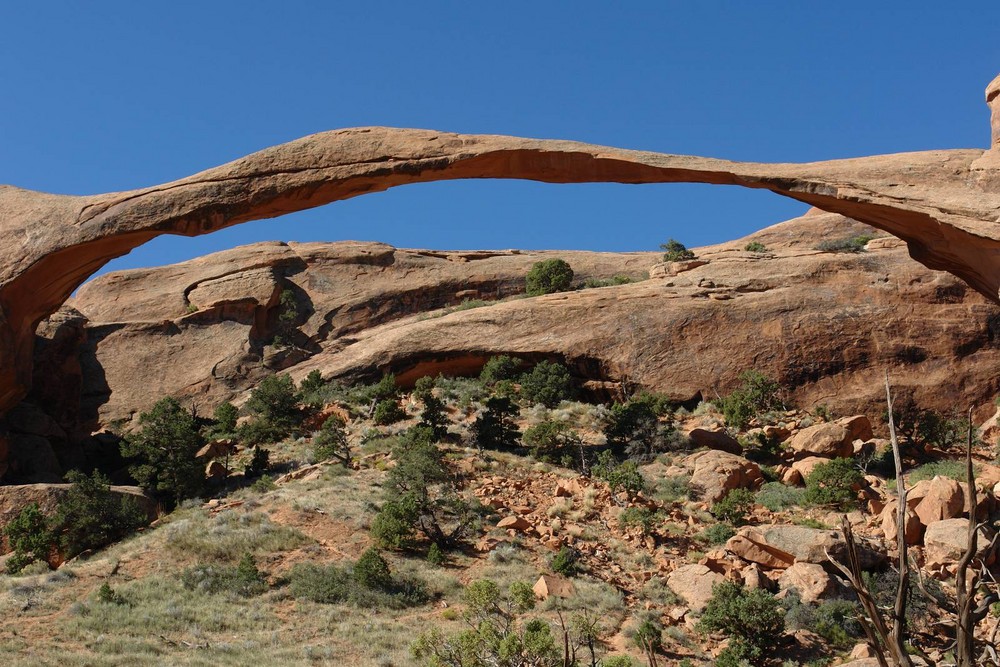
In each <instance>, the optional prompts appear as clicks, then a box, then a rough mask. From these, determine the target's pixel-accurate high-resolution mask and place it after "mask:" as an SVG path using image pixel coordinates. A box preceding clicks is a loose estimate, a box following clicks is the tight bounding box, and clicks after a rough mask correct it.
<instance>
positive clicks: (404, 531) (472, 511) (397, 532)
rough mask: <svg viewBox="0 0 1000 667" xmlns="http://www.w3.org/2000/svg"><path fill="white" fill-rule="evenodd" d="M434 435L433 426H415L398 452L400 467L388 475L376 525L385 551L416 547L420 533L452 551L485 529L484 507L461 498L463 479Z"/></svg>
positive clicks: (374, 530)
mask: <svg viewBox="0 0 1000 667" xmlns="http://www.w3.org/2000/svg"><path fill="white" fill-rule="evenodd" d="M432 437H433V435H432V433H431V430H430V429H429V428H427V427H422V426H414V427H413V428H411V429H409V430H408V431H407V432H406V434H405V435H404V437H402V438H401V439H400V442H399V444H398V445H397V446H396V447H394V448H393V451H392V456H393V458H394V459H395V461H396V465H395V466H394V467H393V468H391V469H390V470H389V472H388V474H387V475H386V481H385V485H384V488H385V494H386V499H385V502H384V503H383V504H382V507H381V509H380V510H379V512H378V514H377V515H376V516H375V518H374V520H373V521H372V525H371V534H372V537H373V538H375V540H376V541H377V542H378V543H379V545H380V546H382V547H384V548H390V549H408V548H411V547H413V546H414V544H415V540H416V536H417V533H418V531H419V532H422V533H423V534H424V536H425V537H426V538H427V539H428V540H429V541H431V542H433V543H436V544H437V545H438V546H439V547H451V546H453V545H456V544H457V543H458V542H459V541H461V540H463V539H464V538H465V537H466V536H467V535H468V534H469V533H471V532H472V531H473V530H475V529H477V528H478V526H479V523H480V518H481V514H482V507H481V506H480V505H479V504H478V503H477V502H470V501H467V500H465V499H464V498H463V497H462V496H460V495H459V483H458V480H457V479H456V478H455V477H454V476H453V475H452V474H451V472H450V471H449V470H448V467H447V466H446V465H445V462H444V456H443V455H442V453H441V451H440V450H439V449H438V448H437V447H436V446H435V445H434V443H433V441H432Z"/></svg>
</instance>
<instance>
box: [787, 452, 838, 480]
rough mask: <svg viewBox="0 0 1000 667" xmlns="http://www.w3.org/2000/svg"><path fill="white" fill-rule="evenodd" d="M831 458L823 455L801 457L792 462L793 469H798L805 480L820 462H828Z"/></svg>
mask: <svg viewBox="0 0 1000 667" xmlns="http://www.w3.org/2000/svg"><path fill="white" fill-rule="evenodd" d="M829 461H830V459H827V458H823V457H822V456H807V457H805V458H802V459H799V460H798V461H794V462H793V463H792V470H796V471H798V473H799V476H800V477H801V478H802V479H803V481H804V480H805V479H806V478H808V477H809V474H810V473H811V472H812V471H813V470H814V469H815V468H816V466H818V465H819V464H820V463H828V462H829Z"/></svg>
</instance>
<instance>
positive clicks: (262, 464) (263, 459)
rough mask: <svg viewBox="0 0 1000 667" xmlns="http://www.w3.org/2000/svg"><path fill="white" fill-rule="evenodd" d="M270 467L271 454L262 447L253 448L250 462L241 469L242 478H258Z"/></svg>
mask: <svg viewBox="0 0 1000 667" xmlns="http://www.w3.org/2000/svg"><path fill="white" fill-rule="evenodd" d="M270 466H271V452H270V450H267V449H264V448H263V447H254V448H253V456H251V458H250V462H249V463H247V464H246V466H245V467H244V468H243V476H244V477H246V478H247V479H251V478H253V477H260V476H261V475H263V474H264V473H265V472H267V469H268V468H269V467H270Z"/></svg>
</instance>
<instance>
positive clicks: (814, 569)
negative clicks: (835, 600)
mask: <svg viewBox="0 0 1000 667" xmlns="http://www.w3.org/2000/svg"><path fill="white" fill-rule="evenodd" d="M778 588H779V589H781V590H783V591H784V590H788V589H790V588H794V589H795V590H797V591H798V592H799V595H800V596H801V597H802V601H803V602H816V601H818V600H822V599H825V598H827V597H830V596H831V595H833V594H835V593H836V591H837V585H836V583H835V582H834V580H833V579H832V578H831V577H830V575H829V574H827V572H826V570H824V569H823V566H822V565H818V564H816V563H794V564H793V565H792V566H791V567H789V568H788V569H787V570H785V571H784V572H783V573H782V574H781V577H780V578H779V579H778Z"/></svg>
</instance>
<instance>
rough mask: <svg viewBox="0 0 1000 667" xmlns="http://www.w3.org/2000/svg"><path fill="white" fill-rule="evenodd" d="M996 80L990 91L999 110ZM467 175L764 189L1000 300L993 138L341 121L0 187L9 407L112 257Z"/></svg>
mask: <svg viewBox="0 0 1000 667" xmlns="http://www.w3.org/2000/svg"><path fill="white" fill-rule="evenodd" d="M992 89H993V85H992V84H991V90H990V91H989V92H988V94H987V98H988V101H989V102H990V104H991V106H992V108H995V105H996V97H995V95H993V94H992V92H993V90H992ZM994 122H995V120H994ZM458 178H520V179H529V180H537V181H543V182H550V183H581V182H596V181H606V182H619V183H667V182H702V183H714V184H722V185H740V186H744V187H752V188H761V189H767V190H771V191H773V192H775V193H778V194H781V195H784V196H788V197H792V198H794V199H797V200H800V201H803V202H807V203H809V204H812V205H813V206H816V207H818V208H821V209H824V210H827V211H832V212H835V213H841V214H843V215H846V216H850V217H852V218H854V219H857V220H861V221H863V222H866V223H868V224H871V225H873V226H876V227H878V228H880V229H884V230H886V231H888V232H889V233H891V234H894V235H896V236H898V237H899V238H902V239H904V240H905V241H906V242H907V243H908V244H909V249H910V253H911V254H912V256H913V257H914V258H916V259H917V260H918V261H920V262H922V263H924V264H925V265H926V266H929V267H931V268H935V269H941V270H947V271H950V272H952V273H953V274H955V275H957V276H959V277H961V278H962V279H963V280H965V281H966V282H967V283H968V284H969V285H971V286H972V287H974V288H975V289H977V290H979V291H980V292H982V293H983V294H984V295H986V296H987V297H988V298H990V299H993V300H995V301H996V300H997V299H998V298H1000V297H998V288H1000V228H998V226H997V224H996V220H997V219H998V217H1000V148H998V147H996V146H994V148H993V149H991V150H987V151H984V150H950V151H925V152H920V153H907V154H898V155H884V156H875V157H869V158H857V159H850V160H835V161H829V162H815V163H809V164H776V165H768V164H757V163H737V162H730V161H726V160H716V159H709V158H700V157H690V156H678V155H667V154H660V153H649V152H641V151H629V150H621V149H616V148H609V147H603V146H593V145H588V144H581V143H574V142H568V141H551V140H534V139H521V138H516V137H503V136H494V135H459V134H447V133H441V132H433V131H426V130H404V129H393V128H356V129H349V130H338V131H332V132H325V133H320V134H315V135H312V136H309V137H305V138H303V139H299V140H297V141H293V142H290V143H287V144H283V145H280V146H275V147H273V148H268V149H266V150H263V151H260V152H258V153H254V154H252V155H249V156H247V157H245V158H242V159H240V160H236V161H235V162H231V163H229V164H227V165H223V166H221V167H217V168H215V169H210V170H208V171H204V172H201V173H199V174H195V175H193V176H190V177H188V178H185V179H181V180H179V181H174V182H172V183H166V184H163V185H158V186H154V187H151V188H145V189H141V190H133V191H130V192H122V193H110V194H104V195H93V196H85V197H73V196H60V195H51V194H46V193H40V192H32V191H29V190H23V189H19V188H16V187H12V186H0V413H2V412H6V410H7V409H9V408H10V407H11V406H12V405H14V404H15V403H16V402H17V400H19V399H20V398H22V397H23V396H24V395H25V394H26V393H27V391H28V388H29V387H30V386H31V370H32V369H31V363H32V348H33V345H34V331H35V327H36V326H37V325H38V323H39V322H40V321H41V320H43V319H44V318H45V317H46V316H48V315H50V314H51V313H53V312H55V311H56V310H57V309H58V308H59V306H60V305H61V304H62V303H63V302H64V301H65V300H66V299H67V298H68V297H69V295H70V294H71V293H72V292H73V290H74V289H75V288H76V287H78V286H79V285H80V284H81V283H83V282H84V281H85V280H86V278H87V277H88V276H90V275H91V274H92V273H93V272H94V271H96V270H97V269H98V268H100V267H101V266H102V265H103V264H105V263H106V262H108V261H109V260H111V259H113V258H115V257H119V256H121V255H123V254H125V253H127V252H128V251H129V250H131V249H132V248H134V247H136V246H138V245H141V244H142V243H145V242H146V241H148V240H149V239H151V238H153V237H155V236H157V235H159V234H166V233H172V234H182V235H187V236H195V235H199V234H205V233H209V232H212V231H215V230H218V229H222V228H224V227H228V226H231V225H235V224H239V223H241V222H246V221H249V220H255V219H260V218H269V217H275V216H278V215H282V214H284V213H290V212H292V211H298V210H303V209H307V208H312V207H315V206H320V205H323V204H327V203H330V202H333V201H337V200H340V199H346V198H349V197H355V196H358V195H361V194H366V193H368V192H378V191H382V190H386V189H388V188H390V187H394V186H397V185H403V184H408V183H420V182H429V181H438V180H447V179H458Z"/></svg>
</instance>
